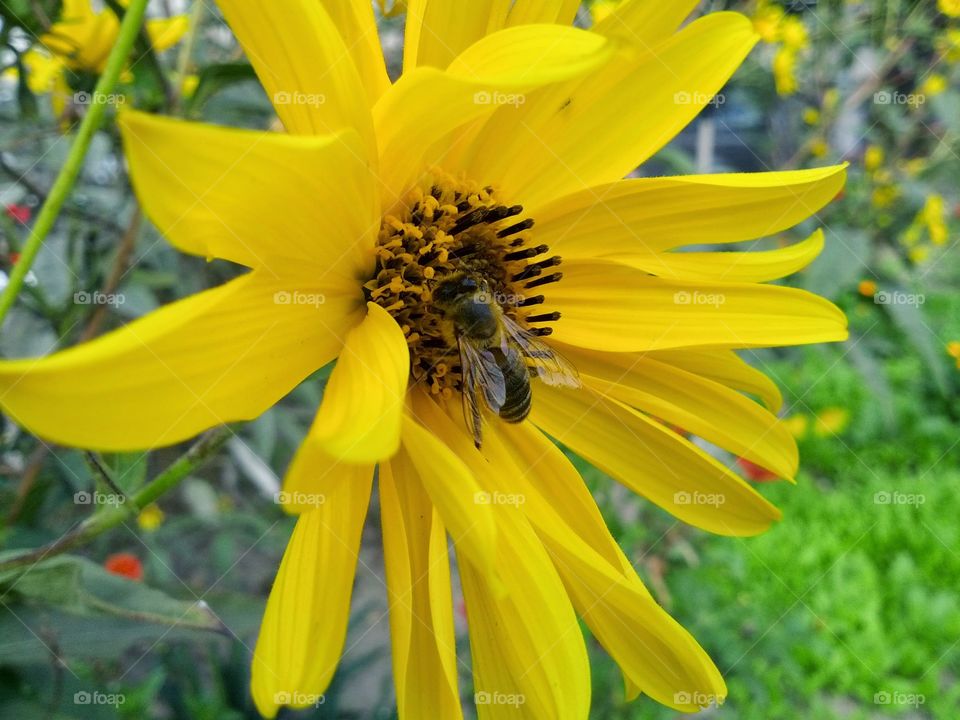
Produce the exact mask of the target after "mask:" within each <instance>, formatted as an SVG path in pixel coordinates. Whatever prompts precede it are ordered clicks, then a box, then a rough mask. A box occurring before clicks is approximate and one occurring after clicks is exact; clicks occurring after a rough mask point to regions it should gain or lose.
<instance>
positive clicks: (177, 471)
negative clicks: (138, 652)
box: [0, 426, 233, 573]
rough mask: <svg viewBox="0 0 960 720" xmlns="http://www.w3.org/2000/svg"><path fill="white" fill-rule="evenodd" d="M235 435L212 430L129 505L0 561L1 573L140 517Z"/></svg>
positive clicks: (110, 507)
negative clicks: (133, 517)
mask: <svg viewBox="0 0 960 720" xmlns="http://www.w3.org/2000/svg"><path fill="white" fill-rule="evenodd" d="M232 434H233V433H232V432H231V431H230V429H229V428H228V427H226V426H222V427H219V428H215V429H213V430H210V431H209V432H207V433H206V434H205V435H204V436H203V437H201V438H200V440H198V441H197V442H196V444H194V445H193V446H192V447H191V448H190V449H189V450H187V452H185V453H184V454H183V455H181V456H180V457H179V458H178V459H177V460H176V461H175V462H174V463H173V464H172V465H170V466H169V467H168V468H167V469H166V470H164V471H163V472H162V473H160V474H159V475H157V476H156V477H155V478H154V479H153V480H151V481H150V482H148V483H147V484H146V485H144V486H143V487H141V488H140V489H139V490H137V491H136V492H135V493H132V494H131V495H130V496H129V499H128V501H127V502H124V503H122V504H116V505H108V506H107V507H106V508H105V509H103V510H100V511H98V512H96V513H94V514H93V515H91V516H90V517H88V518H87V519H86V520H84V521H83V522H82V523H80V525H79V526H78V527H77V528H76V529H75V530H73V531H72V532H69V533H67V534H66V535H64V536H63V537H61V538H60V539H59V540H56V541H55V542H52V543H49V544H47V545H42V546H40V547H38V548H34V549H33V550H28V551H27V552H24V553H22V554H20V555H15V556H13V557H10V558H7V559H6V560H4V561H3V562H0V573H2V572H4V571H6V570H12V569H15V568H19V567H30V566H33V565H34V564H36V563H38V562H40V561H41V560H45V559H46V558H48V557H52V556H54V555H59V554H60V553H64V552H66V551H67V550H70V549H72V548H75V547H77V546H79V545H85V544H86V543H88V542H90V541H91V540H93V539H94V538H95V537H97V536H98V535H102V534H103V533H105V532H106V531H107V530H110V529H111V528H114V527H116V526H117V525H119V524H120V523H122V522H123V521H124V520H128V519H129V518H131V517H132V516H134V515H136V514H137V512H138V511H137V508H142V507H146V506H147V505H149V504H150V503H152V502H153V501H154V500H156V499H157V498H158V497H160V496H161V495H163V494H164V493H165V492H167V491H168V490H170V489H171V488H173V487H174V486H176V485H177V484H178V483H179V482H180V481H181V480H183V479H184V478H185V477H187V475H189V474H190V473H191V472H193V471H194V470H195V469H196V468H197V467H198V466H199V465H200V464H201V463H203V462H205V461H206V460H207V459H209V458H210V457H211V456H213V455H214V454H216V452H217V451H218V450H219V449H220V448H221V447H223V444H224V443H225V442H226V441H227V439H228V438H230V436H231V435H232Z"/></svg>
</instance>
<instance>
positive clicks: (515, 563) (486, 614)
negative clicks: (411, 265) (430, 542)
mask: <svg viewBox="0 0 960 720" xmlns="http://www.w3.org/2000/svg"><path fill="white" fill-rule="evenodd" d="M415 398H416V396H415ZM417 400H418V402H415V408H416V412H417V416H418V418H419V419H420V420H421V421H422V422H424V423H425V424H426V425H427V427H428V428H429V430H430V431H431V432H433V433H435V434H436V435H437V436H438V437H439V438H440V439H441V440H442V441H443V443H444V444H445V445H446V446H447V447H449V448H450V449H451V450H452V451H453V452H454V453H456V455H457V456H458V457H460V458H461V459H462V460H463V461H464V462H466V463H468V464H469V466H470V468H471V469H472V470H473V471H474V473H475V474H476V478H477V480H478V482H481V483H482V495H481V499H482V503H483V505H482V506H483V507H487V508H492V510H493V511H494V512H495V514H496V520H497V533H498V534H497V558H496V577H497V580H498V581H499V583H498V585H497V586H491V584H490V582H489V576H487V575H486V574H485V573H482V572H480V571H479V570H478V568H477V566H476V563H475V562H474V561H473V559H472V558H470V557H469V555H468V554H467V553H465V552H464V549H463V548H462V547H457V558H458V566H459V568H460V577H461V582H462V584H463V592H464V597H465V600H466V606H467V614H468V617H469V623H468V624H469V628H470V648H471V654H472V657H473V672H474V688H475V691H476V695H475V699H476V703H477V710H478V712H479V714H480V717H481V718H505V719H506V718H511V719H512V718H516V717H524V718H570V719H571V720H572V719H573V718H577V719H582V718H586V717H587V712H588V709H589V705H590V671H589V667H588V665H587V658H586V654H585V652H584V645H583V637H582V634H581V632H580V628H579V626H578V625H577V620H576V616H575V615H574V614H573V611H572V608H571V606H570V601H569V600H568V598H567V595H566V592H565V591H564V588H563V585H562V584H561V582H560V578H559V576H558V574H557V571H556V570H555V568H554V566H553V563H552V560H551V558H550V555H549V554H548V553H547V552H546V551H545V549H544V547H543V545H542V543H541V542H540V540H539V539H538V538H537V536H536V534H535V533H534V532H533V530H532V528H531V526H530V523H529V522H528V521H527V519H526V517H525V516H524V510H523V509H522V503H521V502H520V499H519V498H518V497H517V496H510V495H509V488H510V487H511V483H510V481H511V477H510V475H509V474H508V473H506V472H505V468H503V467H502V466H499V467H498V466H495V465H492V464H491V463H490V462H489V461H488V459H486V458H485V457H484V456H482V455H481V454H480V452H479V451H478V450H477V449H476V448H475V447H474V446H473V442H472V440H471V439H470V438H469V436H468V435H467V432H466V430H465V428H464V425H463V421H462V419H460V420H459V421H458V420H455V419H454V418H453V417H451V416H450V415H448V414H447V412H445V411H444V410H442V409H441V408H440V407H439V406H438V405H437V404H436V403H435V402H433V400H431V399H429V398H425V397H423V396H422V395H421V396H419V398H417ZM458 411H459V410H453V411H452V412H454V413H457V412H458ZM502 490H507V491H508V492H506V493H505V492H501V491H502ZM511 499H513V502H511V501H510V500H511Z"/></svg>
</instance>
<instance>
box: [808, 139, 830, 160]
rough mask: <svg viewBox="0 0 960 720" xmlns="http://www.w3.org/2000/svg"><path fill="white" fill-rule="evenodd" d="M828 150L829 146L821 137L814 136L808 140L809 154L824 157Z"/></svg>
mask: <svg viewBox="0 0 960 720" xmlns="http://www.w3.org/2000/svg"><path fill="white" fill-rule="evenodd" d="M828 152H830V146H829V145H828V144H827V141H826V140H824V139H823V138H816V139H814V140H812V141H810V154H811V155H813V156H814V157H815V158H822V157H825V156H826V154H827V153H828Z"/></svg>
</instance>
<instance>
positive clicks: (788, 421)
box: [780, 415, 810, 440]
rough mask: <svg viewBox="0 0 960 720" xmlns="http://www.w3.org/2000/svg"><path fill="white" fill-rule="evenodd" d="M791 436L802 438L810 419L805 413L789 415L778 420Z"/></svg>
mask: <svg viewBox="0 0 960 720" xmlns="http://www.w3.org/2000/svg"><path fill="white" fill-rule="evenodd" d="M780 422H781V423H782V424H783V426H784V427H785V428H786V429H787V432H789V433H790V434H791V435H793V437H795V438H796V439H797V440H800V439H802V438H803V437H804V436H805V435H806V434H807V430H808V428H809V427H810V419H809V418H808V417H807V416H806V415H791V416H789V417H785V418H783V420H781V421H780Z"/></svg>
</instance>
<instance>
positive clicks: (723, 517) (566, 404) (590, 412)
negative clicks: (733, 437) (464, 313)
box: [530, 383, 780, 535]
mask: <svg viewBox="0 0 960 720" xmlns="http://www.w3.org/2000/svg"><path fill="white" fill-rule="evenodd" d="M530 417H531V419H532V420H533V422H534V423H535V424H536V425H537V426H538V427H540V429H542V430H543V431H544V432H546V433H547V434H549V435H551V436H552V437H554V438H556V439H557V440H559V441H560V442H562V443H563V444H565V445H568V446H569V447H570V448H571V449H572V450H573V451H574V452H576V453H577V454H578V455H580V456H582V457H583V458H585V459H587V460H589V461H590V462H591V463H593V464H594V465H596V466H597V467H598V468H600V469H601V470H603V471H604V472H606V473H607V474H608V475H610V476H612V477H614V478H616V479H617V480H619V481H620V482H621V483H623V484H624V485H626V486H627V487H628V488H630V489H631V490H633V491H634V492H636V493H638V494H640V495H643V496H644V497H646V498H647V499H649V500H650V501H651V502H654V503H656V504H657V505H659V506H660V507H661V508H663V509H664V510H666V511H667V512H669V513H671V514H673V515H674V516H676V517H677V518H679V519H680V520H683V521H684V522H686V523H689V524H691V525H695V526H697V527H699V528H702V529H704V530H709V531H710V532H714V533H718V534H720V535H756V534H758V533H761V532H763V531H764V530H766V529H767V528H768V527H769V526H770V524H771V523H772V522H773V521H774V520H777V519H779V517H780V512H779V511H778V510H777V509H776V508H775V507H774V506H773V505H771V504H770V503H769V502H767V501H766V500H764V499H763V497H762V496H761V495H760V494H758V493H757V491H756V490H754V489H753V488H752V487H750V486H749V485H748V484H747V483H745V482H744V481H743V480H741V479H740V478H739V477H738V476H736V475H735V474H733V473H732V472H730V470H728V469H727V468H725V467H724V466H723V465H721V464H720V463H719V462H717V461H716V460H714V459H713V458H712V457H710V456H709V455H707V454H706V453H705V452H703V451H702V450H700V449H699V448H698V447H696V446H695V445H693V444H692V443H691V442H689V441H687V440H685V439H684V438H682V437H681V436H680V435H678V434H677V433H675V432H673V431H672V430H668V429H667V428H666V427H664V426H663V425H661V424H660V423H659V422H656V421H654V420H651V419H650V418H648V417H646V416H645V415H642V414H640V413H638V412H635V411H634V410H631V409H630V408H628V407H626V406H625V405H623V404H621V403H619V402H617V401H615V400H611V399H605V398H603V397H601V396H599V395H595V394H594V393H592V392H589V391H584V390H579V391H577V390H567V389H561V388H552V387H548V386H546V385H542V384H539V383H537V384H536V387H535V390H534V398H533V410H532V413H531V416H530Z"/></svg>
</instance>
